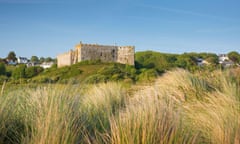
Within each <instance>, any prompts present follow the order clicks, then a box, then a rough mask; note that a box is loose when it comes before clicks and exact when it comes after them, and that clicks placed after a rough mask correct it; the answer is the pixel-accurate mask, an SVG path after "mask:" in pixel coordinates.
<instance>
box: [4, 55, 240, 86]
mask: <svg viewBox="0 0 240 144" xmlns="http://www.w3.org/2000/svg"><path fill="white" fill-rule="evenodd" d="M230 54H232V53H230ZM230 54H229V56H230V57H229V59H224V61H220V59H219V56H217V55H216V54H212V53H184V54H167V53H160V52H154V51H144V52H137V53H135V65H134V66H132V65H127V64H119V63H114V62H110V63H107V62H101V61H100V60H94V61H82V62H79V63H76V64H73V65H71V66H64V67H60V68H58V67H57V65H56V64H55V65H53V66H52V67H51V68H48V69H43V68H42V67H40V66H30V67H29V66H26V65H24V64H18V65H16V66H11V65H4V64H3V63H1V64H0V82H1V83H2V82H4V81H8V82H9V83H13V84H19V83H68V82H71V83H99V82H107V81H124V82H129V83H136V82H144V81H145V82H146V81H153V80H154V79H155V78H156V77H157V76H159V75H161V74H163V73H165V72H166V71H169V70H171V69H174V68H182V69H186V70H188V71H190V72H193V73H194V72H198V71H213V70H216V69H224V68H226V67H229V66H230V67H235V66H238V63H239V60H240V58H239V57H240V56H239V54H238V53H237V54H236V53H235V55H233V56H232V55H230ZM224 63H231V65H223V64H224Z"/></svg>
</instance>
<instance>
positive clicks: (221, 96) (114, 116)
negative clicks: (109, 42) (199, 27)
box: [0, 69, 240, 144]
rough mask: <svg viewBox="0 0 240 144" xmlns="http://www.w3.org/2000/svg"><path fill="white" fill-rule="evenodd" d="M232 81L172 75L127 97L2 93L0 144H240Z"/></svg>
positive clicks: (64, 89) (93, 88) (96, 89)
mask: <svg viewBox="0 0 240 144" xmlns="http://www.w3.org/2000/svg"><path fill="white" fill-rule="evenodd" d="M235 76H237V74H235ZM234 78H235V77H233V75H231V73H224V72H219V71H217V72H212V73H211V74H209V75H201V74H198V75H193V74H190V73H189V72H187V71H184V70H179V69H177V70H174V71H170V72H167V73H166V74H164V75H163V76H161V77H160V78H158V79H157V80H156V82H155V83H152V84H151V85H149V86H132V87H131V88H130V90H132V91H131V92H129V90H128V89H126V88H124V87H123V86H122V84H120V83H103V84H97V85H70V84H69V85H41V86H37V87H26V86H22V87H18V88H17V89H15V90H13V88H11V91H8V86H7V85H6V86H5V88H4V86H3V87H2V91H1V94H0V144H1V143H3V144H5V143H6V144H15V143H16V144H19V143H24V144H71V143H73V144H78V143H83V144H84V143H87V144H88V143H89V144H92V143H93V144H101V143H105V144H159V143H160V144H174V143H177V144H178V143H199V144H201V143H206V144H212V143H214V144H215V143H218V144H238V143H240V101H239V100H240V95H239V94H240V91H239V89H240V88H239V81H237V80H235V79H234Z"/></svg>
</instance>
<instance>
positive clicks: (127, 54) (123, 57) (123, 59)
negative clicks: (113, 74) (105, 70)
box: [117, 46, 135, 65]
mask: <svg viewBox="0 0 240 144" xmlns="http://www.w3.org/2000/svg"><path fill="white" fill-rule="evenodd" d="M134 54H135V47H134V46H119V47H118V54H117V55H118V59H117V62H119V63H123V64H129V65H134Z"/></svg>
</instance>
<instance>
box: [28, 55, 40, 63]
mask: <svg viewBox="0 0 240 144" xmlns="http://www.w3.org/2000/svg"><path fill="white" fill-rule="evenodd" d="M30 61H31V62H33V63H39V61H40V60H39V58H38V57H37V56H32V57H31V59H30Z"/></svg>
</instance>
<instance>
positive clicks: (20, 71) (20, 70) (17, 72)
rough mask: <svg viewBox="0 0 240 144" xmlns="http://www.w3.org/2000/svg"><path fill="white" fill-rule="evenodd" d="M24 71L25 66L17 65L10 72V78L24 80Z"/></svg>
mask: <svg viewBox="0 0 240 144" xmlns="http://www.w3.org/2000/svg"><path fill="white" fill-rule="evenodd" d="M25 69H26V65H23V64H22V65H18V66H17V67H16V68H15V69H14V71H13V72H12V78H13V79H21V78H26V73H25Z"/></svg>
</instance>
